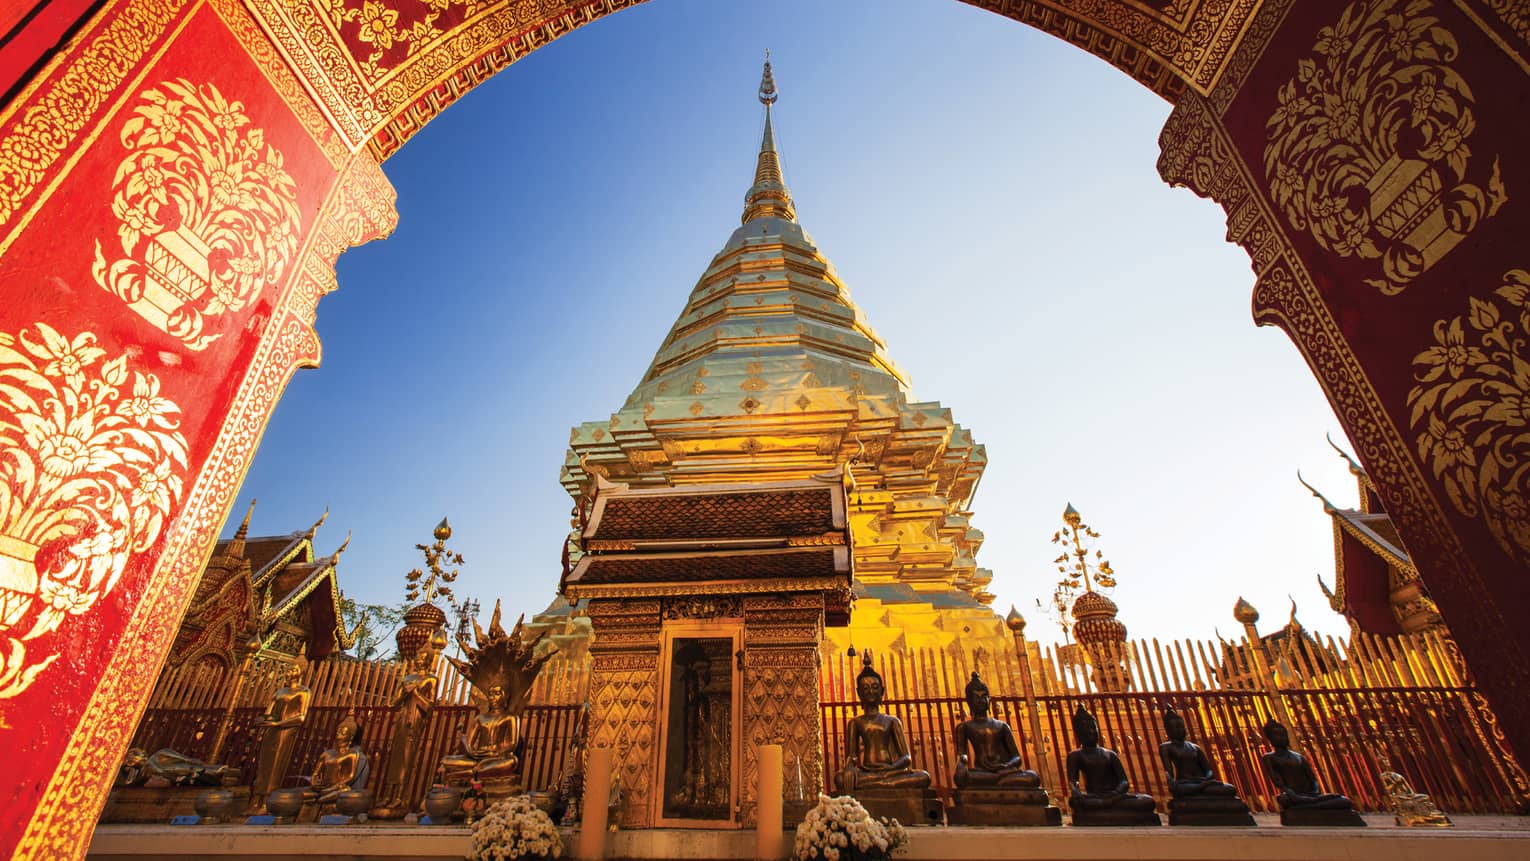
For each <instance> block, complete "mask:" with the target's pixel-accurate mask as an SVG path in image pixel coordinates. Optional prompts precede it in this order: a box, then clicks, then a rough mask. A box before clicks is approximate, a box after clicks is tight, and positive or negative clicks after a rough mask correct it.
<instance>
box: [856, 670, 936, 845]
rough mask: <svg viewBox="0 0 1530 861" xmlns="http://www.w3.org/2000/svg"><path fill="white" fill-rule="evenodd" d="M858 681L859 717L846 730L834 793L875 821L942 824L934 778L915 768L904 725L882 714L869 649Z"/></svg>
mask: <svg viewBox="0 0 1530 861" xmlns="http://www.w3.org/2000/svg"><path fill="white" fill-rule="evenodd" d="M861 660H862V667H861V672H860V675H858V676H856V677H855V692H856V696H857V697H858V698H859V699H860V701H861V713H860V714H858V715H856V716H855V717H853V718H851V719H850V721H849V722H848V723H847V724H846V725H845V765H844V767H843V768H841V769H840V770H839V772H838V773H837V774H835V775H834V789H835V791H836V792H840V793H845V794H849V795H853V796H855V798H856V800H858V801H860V803H861V804H862V806H864V807H865V808H866V809H867V810H868V811H870V813H871V815H872V816H874V817H878V818H880V817H890V818H895V819H897V820H898V821H899V822H907V823H922V822H930V821H933V822H939V821H941V818H942V817H943V815H944V811H943V808H942V807H941V802H940V797H939V796H937V795H936V794H935V792H934V790H932V789H930V773H929V772H928V771H921V770H919V769H917V768H914V765H913V763H914V760H913V757H912V756H911V755H910V754H909V748H908V741H907V739H905V738H904V735H903V722H902V721H900V720H898V718H897V717H895V716H893V715H890V714H883V713H882V710H881V706H882V695H883V693H884V691H885V688H884V686H883V684H882V675H881V674H880V673H878V672H877V671H876V670H875V669H873V668H872V666H871V650H870V649H867V650H866V653H865V657H864V658H862V659H861Z"/></svg>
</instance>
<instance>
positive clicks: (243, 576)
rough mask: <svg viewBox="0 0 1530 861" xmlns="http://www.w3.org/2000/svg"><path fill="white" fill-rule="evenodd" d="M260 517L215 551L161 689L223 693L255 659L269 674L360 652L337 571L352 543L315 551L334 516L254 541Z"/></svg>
mask: <svg viewBox="0 0 1530 861" xmlns="http://www.w3.org/2000/svg"><path fill="white" fill-rule="evenodd" d="M254 512H255V503H254V502H251V503H250V507H249V510H248V511H247V512H246V513H245V516H244V520H243V521H242V522H241V523H240V524H239V529H238V531H236V532H235V533H234V537H233V538H227V539H223V540H220V541H219V542H218V543H217V546H216V547H215V548H214V549H213V553H212V557H211V558H210V559H208V561H207V567H206V569H205V570H204V571H203V573H202V577H201V580H200V581H199V582H198V583H197V589H196V593H195V594H194V595H193V597H192V599H191V605H190V606H189V607H188V608H187V610H186V615H185V617H184V618H183V619H182V621H181V627H180V630H179V631H178V632H177V633H176V637H175V642H174V644H173V645H172V646H171V649H170V655H169V657H168V659H167V660H166V661H165V666H164V668H163V669H162V670H161V671H160V680H159V685H160V687H165V686H167V685H169V684H174V685H175V686H176V687H177V688H178V689H181V690H182V691H186V690H190V689H197V690H204V689H205V690H215V689H222V688H225V687H231V686H233V685H235V684H237V682H236V681H235V679H236V676H237V674H239V673H240V671H241V668H242V667H244V665H245V661H246V659H247V658H251V657H252V656H253V658H254V660H253V661H252V662H251V664H252V665H251V666H250V667H249V668H248V671H249V672H263V671H266V670H268V669H269V667H270V665H272V664H284V663H291V662H293V661H296V660H298V659H307V660H309V661H319V660H323V659H324V658H326V657H329V656H330V655H331V654H334V653H335V652H336V651H337V650H343V649H348V648H350V647H351V646H353V645H355V632H347V631H346V630H345V626H344V624H343V621H342V619H341V614H340V584H339V582H338V577H339V574H338V571H337V568H336V566H337V563H338V562H339V560H340V554H341V553H343V552H345V543H342V544H341V545H340V546H339V547H338V548H337V549H336V550H335V551H334V552H333V553H330V554H329V555H327V556H318V555H316V552H315V550H314V538H315V536H316V535H317V534H318V531H319V527H320V526H321V525H323V523H324V519H325V517H327V516H328V513H327V512H326V513H325V516H324V517H320V518H319V519H318V520H317V521H316V522H315V523H314V524H313V525H312V526H310V527H308V528H306V529H300V530H298V531H296V532H292V533H288V534H286V535H270V536H261V537H255V538H251V537H249V532H250V518H251V517H252V516H253V515H254ZM349 540H350V539H349V538H347V539H346V543H348V542H349ZM256 665H258V666H256Z"/></svg>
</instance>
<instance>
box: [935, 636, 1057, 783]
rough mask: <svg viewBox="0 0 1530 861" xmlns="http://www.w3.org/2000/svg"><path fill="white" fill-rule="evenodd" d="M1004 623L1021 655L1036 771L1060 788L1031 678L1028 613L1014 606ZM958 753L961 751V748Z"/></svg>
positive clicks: (1021, 688)
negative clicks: (1026, 632) (1027, 625)
mask: <svg viewBox="0 0 1530 861" xmlns="http://www.w3.org/2000/svg"><path fill="white" fill-rule="evenodd" d="M1004 624H1005V625H1007V626H1009V630H1010V633H1012V634H1014V637H1015V656H1016V657H1018V658H1019V659H1020V693H1021V695H1022V696H1024V697H1025V717H1026V722H1027V724H1028V727H1027V728H1028V730H1029V732H1028V733H1027V735H1029V736H1030V742H1031V756H1032V757H1033V759H1034V760H1035V763H1036V773H1038V774H1040V775H1041V785H1042V786H1047V787H1051V788H1052V790H1053V791H1054V792H1060V791H1061V789H1060V788H1059V787H1060V785H1059V784H1058V782H1057V775H1056V774H1054V773H1053V772H1052V760H1051V758H1050V757H1048V756H1047V744H1046V739H1044V738H1043V737H1042V735H1041V709H1040V704H1039V703H1037V702H1036V684H1035V681H1034V680H1033V679H1032V678H1031V656H1030V650H1029V649H1028V648H1026V645H1025V617H1024V616H1021V615H1020V614H1019V613H1018V612H1016V611H1015V608H1014V607H1013V606H1011V607H1010V608H1009V615H1008V616H1007V617H1005V619H1004ZM957 753H958V754H960V753H961V751H957Z"/></svg>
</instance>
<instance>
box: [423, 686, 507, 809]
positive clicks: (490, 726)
mask: <svg viewBox="0 0 1530 861" xmlns="http://www.w3.org/2000/svg"><path fill="white" fill-rule="evenodd" d="M485 696H486V697H487V699H488V703H487V705H486V707H485V708H484V710H483V711H482V712H479V714H478V718H477V720H475V721H473V725H472V726H471V727H470V728H469V729H468V733H467V735H465V736H464V735H459V736H458V737H457V742H458V748H457V752H456V753H451V754H447V755H446V756H445V757H444V758H442V760H441V771H442V776H443V778H444V780H445V781H446V783H448V784H453V785H459V786H460V785H465V784H468V783H471V782H473V781H479V782H481V783H485V784H494V786H495V788H497V789H505V788H510V787H511V786H512V785H513V784H514V782H515V780H516V777H517V774H518V772H519V770H520V765H521V763H520V760H519V759H518V758H517V757H516V755H515V745H516V743H517V742H519V741H520V740H521V722H520V718H518V717H516V716H515V715H512V714H510V712H509V711H508V710H507V709H506V705H505V689H504V688H503V687H501V686H499V685H494V686H493V687H490V688H489V689H488V690H487V691H485Z"/></svg>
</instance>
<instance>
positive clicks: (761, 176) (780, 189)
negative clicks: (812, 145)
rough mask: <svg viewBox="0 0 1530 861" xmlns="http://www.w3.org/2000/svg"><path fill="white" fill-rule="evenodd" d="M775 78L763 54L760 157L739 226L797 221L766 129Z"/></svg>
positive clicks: (773, 142)
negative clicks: (777, 220)
mask: <svg viewBox="0 0 1530 861" xmlns="http://www.w3.org/2000/svg"><path fill="white" fill-rule="evenodd" d="M780 95H781V94H780V93H779V92H777V91H776V79H775V77H774V76H773V75H771V73H770V52H769V51H766V52H765V71H764V72H763V73H762V74H761V75H760V104H762V105H764V106H765V134H764V136H763V137H762V138H761V139H760V157H759V160H758V161H757V162H756V163H755V167H754V185H752V186H750V188H749V193H748V194H747V195H745V196H744V217H743V223H744V224H748V223H749V222H751V221H753V220H755V219H756V218H784V219H786V220H787V221H796V220H797V210H796V208H795V207H793V206H792V195H791V192H789V191H787V190H786V181H785V180H784V179H782V178H781V158H780V156H779V155H777V154H776V136H775V132H774V130H773V129H772V128H771V126H770V106H771V105H773V104H775V103H776V99H778V98H780Z"/></svg>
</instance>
